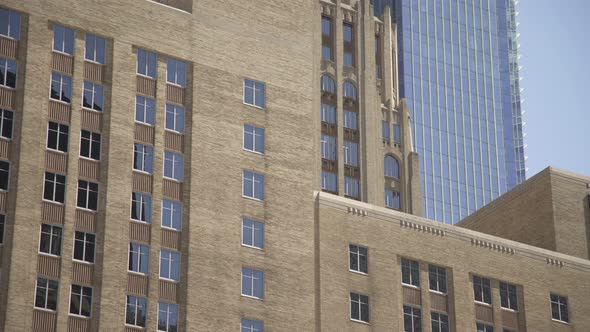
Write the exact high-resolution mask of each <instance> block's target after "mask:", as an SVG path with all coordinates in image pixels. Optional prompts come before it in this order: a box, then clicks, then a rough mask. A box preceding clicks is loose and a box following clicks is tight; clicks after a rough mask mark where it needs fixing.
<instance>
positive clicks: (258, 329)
mask: <svg viewBox="0 0 590 332" xmlns="http://www.w3.org/2000/svg"><path fill="white" fill-rule="evenodd" d="M240 327H241V332H263V331H264V323H263V322H262V321H259V320H255V319H248V318H242V322H241V324H240Z"/></svg>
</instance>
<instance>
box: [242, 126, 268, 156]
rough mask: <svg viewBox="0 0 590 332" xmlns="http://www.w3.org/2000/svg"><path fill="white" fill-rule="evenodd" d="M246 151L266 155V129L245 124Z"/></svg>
mask: <svg viewBox="0 0 590 332" xmlns="http://www.w3.org/2000/svg"><path fill="white" fill-rule="evenodd" d="M244 150H248V151H252V152H258V153H262V154H263V153H264V128H260V127H255V126H253V125H249V124H244Z"/></svg>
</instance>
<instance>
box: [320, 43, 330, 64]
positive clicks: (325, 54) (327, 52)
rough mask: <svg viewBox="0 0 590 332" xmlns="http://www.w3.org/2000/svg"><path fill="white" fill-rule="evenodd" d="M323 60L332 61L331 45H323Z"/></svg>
mask: <svg viewBox="0 0 590 332" xmlns="http://www.w3.org/2000/svg"><path fill="white" fill-rule="evenodd" d="M322 60H328V61H332V47H331V46H329V45H322Z"/></svg>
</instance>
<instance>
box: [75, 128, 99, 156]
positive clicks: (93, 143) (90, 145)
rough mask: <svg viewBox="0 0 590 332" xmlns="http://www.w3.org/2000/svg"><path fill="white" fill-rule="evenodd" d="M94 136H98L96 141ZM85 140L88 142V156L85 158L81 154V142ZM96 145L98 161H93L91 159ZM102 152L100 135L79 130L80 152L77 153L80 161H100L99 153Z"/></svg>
mask: <svg viewBox="0 0 590 332" xmlns="http://www.w3.org/2000/svg"><path fill="white" fill-rule="evenodd" d="M85 132H86V133H88V134H89V137H88V138H85V137H84V134H85ZM95 135H98V141H96V140H95V138H96V137H95ZM85 140H87V141H88V156H85V155H83V154H82V152H83V151H82V146H83V144H82V142H83V141H85ZM96 145H98V159H95V158H93V157H92V155H93V152H95V150H96ZM101 150H102V135H101V134H100V133H95V132H93V131H90V130H87V129H83V128H82V129H80V151H79V154H78V155H79V157H80V158H82V159H87V160H93V161H100V159H101V154H102V153H101V152H102V151H101Z"/></svg>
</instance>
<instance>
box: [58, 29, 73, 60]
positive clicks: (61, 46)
mask: <svg viewBox="0 0 590 332" xmlns="http://www.w3.org/2000/svg"><path fill="white" fill-rule="evenodd" d="M53 50H54V51H57V52H61V53H66V54H69V55H74V30H72V29H68V28H66V27H64V26H61V25H56V24H54V25H53Z"/></svg>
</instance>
